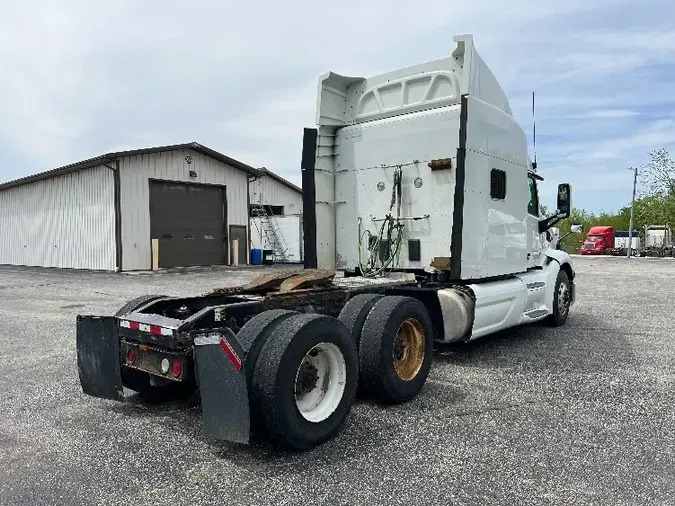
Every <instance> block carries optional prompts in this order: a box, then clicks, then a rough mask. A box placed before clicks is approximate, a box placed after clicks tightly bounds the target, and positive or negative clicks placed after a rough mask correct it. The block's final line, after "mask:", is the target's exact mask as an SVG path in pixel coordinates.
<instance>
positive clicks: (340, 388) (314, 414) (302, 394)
mask: <svg viewBox="0 0 675 506" xmlns="http://www.w3.org/2000/svg"><path fill="white" fill-rule="evenodd" d="M346 381H347V364H346V362H345V358H344V355H343V354H342V351H340V348H338V347H337V346H336V345H335V344H333V343H328V342H323V343H319V344H317V345H316V346H314V347H313V348H312V349H311V350H310V351H309V352H308V353H307V354H306V355H305V357H304V358H303V359H302V362H301V363H300V366H299V367H298V371H297V373H296V375H295V385H294V386H295V405H296V407H297V408H298V411H299V412H300V415H301V416H302V417H303V418H304V419H305V420H307V421H309V422H314V423H318V422H322V421H324V420H325V419H326V418H328V417H329V416H330V415H331V414H333V412H334V411H335V410H336V409H337V407H338V405H339V404H340V401H342V396H343V395H344V391H345V384H346Z"/></svg>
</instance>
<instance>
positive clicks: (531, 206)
mask: <svg viewBox="0 0 675 506" xmlns="http://www.w3.org/2000/svg"><path fill="white" fill-rule="evenodd" d="M527 184H528V186H529V192H528V193H529V199H528V201H527V214H530V215H532V216H539V196H538V195H537V182H536V181H535V180H534V178H533V177H528V178H527Z"/></svg>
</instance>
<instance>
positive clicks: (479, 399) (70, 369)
mask: <svg viewBox="0 0 675 506" xmlns="http://www.w3.org/2000/svg"><path fill="white" fill-rule="evenodd" d="M575 263H576V268H577V271H578V302H577V305H576V306H575V307H574V308H573V310H572V315H571V317H570V319H569V320H568V324H567V326H566V327H564V328H563V329H549V328H546V327H541V326H530V327H522V328H518V329H514V330H510V331H506V332H503V333H500V334H498V335H496V336H490V337H487V338H483V339H482V340H479V341H478V342H475V343H472V344H469V345H462V346H453V347H449V348H444V349H443V350H440V351H439V352H438V353H437V360H436V362H435V365H434V367H433V369H432V372H431V376H430V379H429V381H428V383H427V386H426V387H425V389H424V391H423V392H422V394H421V395H420V396H419V397H418V398H417V399H416V400H414V401H413V402H411V403H409V404H406V405H404V406H397V407H389V408H386V409H385V408H383V407H381V406H379V405H376V404H371V403H368V402H365V401H362V400H361V401H359V402H358V403H357V405H356V406H355V407H354V409H353V410H352V412H351V415H350V417H349V420H348V423H347V426H346V427H345V430H344V432H343V433H342V434H341V435H340V436H339V437H338V438H336V439H335V440H333V441H331V442H329V443H328V444H325V445H324V446H322V447H320V448H318V449H316V450H314V451H312V452H308V453H286V452H279V451H275V450H273V449H272V448H270V447H268V446H267V445H266V444H264V443H261V442H254V444H252V445H251V446H243V447H241V446H236V445H228V444H211V443H209V442H208V441H206V440H205V439H204V438H203V437H202V435H201V432H200V427H199V406H198V405H197V404H195V403H194V402H192V403H190V402H185V403H172V404H166V405H160V406H148V405H143V404H140V403H138V402H130V403H127V404H118V403H114V402H107V401H102V400H98V399H94V398H90V397H87V396H84V395H83V394H82V393H81V391H80V387H79V382H78V378H77V370H76V362H75V315H76V314H78V313H88V314H111V313H112V312H114V311H115V310H116V309H117V308H119V307H120V306H121V305H122V304H123V303H124V302H125V301H126V300H128V299H130V298H132V297H134V296H136V295H140V294H143V293H167V294H200V293H203V292H204V291H206V290H208V289H210V288H213V287H215V286H226V285H234V284H239V283H242V282H245V281H247V280H248V279H249V278H250V277H251V276H252V275H253V274H254V273H255V271H254V270H253V269H242V270H239V271H237V272H232V271H226V270H218V271H215V272H205V271H197V272H187V273H170V274H155V275H114V274H98V273H78V272H60V271H51V270H36V269H19V268H6V267H5V268H0V301H2V303H1V304H0V336H1V337H2V343H3V344H2V348H0V370H2V374H1V375H0V387H1V389H2V395H1V396H0V410H1V411H0V413H1V414H0V504H2V505H14V504H17V505H30V506H37V505H41V506H42V505H51V504H54V505H56V504H58V505H71V504H73V505H74V504H87V505H89V504H92V505H93V504H96V505H99V504H100V505H117V504H120V505H121V504H124V505H130V504H153V505H156V504H176V505H178V504H190V505H201V504H214V505H215V504H238V505H243V504H303V505H310V504H332V505H334V504H364V505H374V504H387V505H391V504H406V505H427V504H481V505H484V504H496V503H499V504H516V503H517V504H611V505H618V504H673V501H675V458H674V456H673V454H674V449H675V416H674V415H673V412H674V406H675V380H674V375H673V371H674V370H675V343H674V342H673V334H672V331H671V328H672V315H673V310H674V309H675V302H673V301H675V287H674V285H673V279H674V276H675V261H672V260H668V259H639V258H638V259H632V260H628V259H623V258H596V259H592V258H591V259H589V258H581V257H575Z"/></svg>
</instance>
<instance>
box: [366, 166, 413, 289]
mask: <svg viewBox="0 0 675 506" xmlns="http://www.w3.org/2000/svg"><path fill="white" fill-rule="evenodd" d="M402 181H403V169H402V168H401V167H400V166H398V167H396V170H395V172H394V184H393V188H392V192H391V203H390V205H389V213H388V214H387V216H386V217H385V219H384V221H383V222H382V226H381V227H380V230H379V233H378V235H377V236H373V234H372V233H371V232H370V230H365V231H364V232H363V233H362V234H360V235H359V244H358V248H359V268H360V269H361V274H362V275H363V276H365V277H375V276H379V275H381V274H383V273H384V272H387V271H390V270H391V269H393V268H394V267H395V266H396V265H397V264H398V262H399V259H400V252H401V244H402V242H403V225H402V224H401V220H400V216H401V193H402ZM394 206H396V217H394V216H392V211H393V210H394ZM364 235H367V236H368V243H369V244H368V246H367V248H366V251H367V256H366V262H365V264H364V263H363V262H362V258H361V250H362V248H363V237H364ZM371 237H375V239H374V240H372V242H371V239H370V238H371ZM385 238H386V241H387V244H388V250H389V251H388V252H387V253H388V255H387V258H385V259H384V260H383V261H382V264H381V265H379V266H378V265H377V264H378V258H379V251H380V243H382V241H383V240H385Z"/></svg>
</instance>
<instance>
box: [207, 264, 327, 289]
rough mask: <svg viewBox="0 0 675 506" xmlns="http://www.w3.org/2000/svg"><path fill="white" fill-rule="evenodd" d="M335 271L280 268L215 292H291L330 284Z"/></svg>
mask: <svg viewBox="0 0 675 506" xmlns="http://www.w3.org/2000/svg"><path fill="white" fill-rule="evenodd" d="M334 277H335V271H329V270H321V269H298V270H285V269H284V270H279V271H274V272H269V273H266V274H261V275H260V276H257V277H255V278H254V279H252V280H251V281H250V282H249V283H248V284H246V285H242V286H236V287H227V288H216V289H215V290H214V291H213V293H236V292H261V291H274V290H278V291H280V292H291V291H293V290H300V289H304V288H311V287H313V286H329V285H330V284H332V282H333V278H334Z"/></svg>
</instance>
